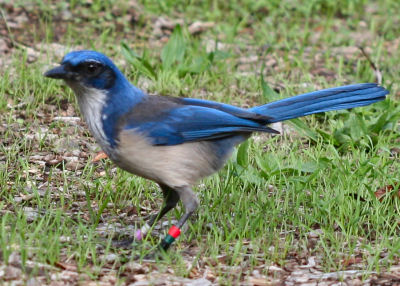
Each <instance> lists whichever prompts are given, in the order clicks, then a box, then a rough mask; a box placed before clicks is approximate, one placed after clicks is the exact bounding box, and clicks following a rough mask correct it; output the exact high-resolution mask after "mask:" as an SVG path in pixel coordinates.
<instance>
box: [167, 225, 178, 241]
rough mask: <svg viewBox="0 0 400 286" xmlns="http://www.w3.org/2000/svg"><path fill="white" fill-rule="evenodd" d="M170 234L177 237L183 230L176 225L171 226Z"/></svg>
mask: <svg viewBox="0 0 400 286" xmlns="http://www.w3.org/2000/svg"><path fill="white" fill-rule="evenodd" d="M168 234H169V235H170V236H172V237H173V238H177V237H178V236H179V235H180V234H181V230H180V229H179V228H177V227H176V226H174V225H173V226H171V228H170V229H169V231H168Z"/></svg>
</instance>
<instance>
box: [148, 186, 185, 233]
mask: <svg viewBox="0 0 400 286" xmlns="http://www.w3.org/2000/svg"><path fill="white" fill-rule="evenodd" d="M160 188H161V190H162V192H163V196H164V202H163V204H164V207H163V208H162V209H161V210H160V211H159V212H158V213H157V214H155V215H152V216H151V217H150V219H149V222H148V225H149V226H153V225H154V224H155V223H156V222H157V221H158V220H159V219H161V218H162V217H163V216H165V215H166V214H167V213H168V212H169V211H170V210H172V209H173V208H174V207H176V204H177V203H178V202H179V194H178V193H177V192H176V191H175V190H173V189H172V188H170V187H168V186H166V185H161V184H160Z"/></svg>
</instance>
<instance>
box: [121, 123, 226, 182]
mask: <svg viewBox="0 0 400 286" xmlns="http://www.w3.org/2000/svg"><path fill="white" fill-rule="evenodd" d="M230 149H232V148H230ZM230 151H231V150H229V152H225V154H224V156H216V152H215V150H214V146H213V144H212V143H211V142H209V141H202V142H191V143H185V144H180V145H173V146H153V145H151V144H149V142H148V141H147V140H146V139H145V138H144V137H143V136H141V135H139V134H137V133H135V132H134V130H123V131H122V132H121V133H120V136H119V144H118V153H117V154H116V158H114V159H115V163H116V164H117V165H119V166H120V167H121V168H123V169H125V170H127V171H129V172H131V173H134V174H136V175H139V176H142V177H145V178H148V179H151V180H153V181H156V182H158V183H163V184H166V185H168V186H171V187H178V186H187V185H193V184H194V183H195V182H196V181H198V180H200V179H201V178H204V177H206V176H209V175H211V174H213V173H214V172H216V171H217V170H218V169H219V168H220V167H222V166H223V163H224V162H225V160H226V159H227V157H228V156H229V155H230Z"/></svg>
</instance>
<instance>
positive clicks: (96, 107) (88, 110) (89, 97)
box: [70, 84, 110, 151]
mask: <svg viewBox="0 0 400 286" xmlns="http://www.w3.org/2000/svg"><path fill="white" fill-rule="evenodd" d="M70 86H71V88H72V89H73V90H74V92H75V93H76V95H77V99H78V104H79V108H80V110H81V113H82V115H83V118H84V119H85V121H86V123H87V125H88V127H89V130H90V132H91V133H92V135H93V136H94V138H95V139H96V140H97V142H98V143H99V144H100V146H101V147H102V148H103V149H108V147H109V146H110V144H109V143H108V140H107V137H106V135H105V133H104V129H103V121H102V110H103V108H104V105H105V102H106V97H107V95H106V93H105V92H104V91H102V90H99V89H96V88H87V87H84V86H81V85H76V84H72V85H71V84H70ZM105 151H106V150H105Z"/></svg>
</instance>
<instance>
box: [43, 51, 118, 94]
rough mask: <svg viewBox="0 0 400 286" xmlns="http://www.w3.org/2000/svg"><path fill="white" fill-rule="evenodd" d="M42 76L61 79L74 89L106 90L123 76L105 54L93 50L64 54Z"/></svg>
mask: <svg viewBox="0 0 400 286" xmlns="http://www.w3.org/2000/svg"><path fill="white" fill-rule="evenodd" d="M44 76H46V77H49V78H54V79H63V80H65V82H66V83H67V84H68V85H69V86H70V87H72V88H73V89H74V90H75V91H77V90H82V89H88V88H95V89H100V90H108V89H110V88H112V87H113V86H114V84H115V82H116V80H117V79H118V78H121V77H122V78H123V77H124V76H123V75H122V73H121V72H120V71H119V70H118V68H117V67H116V66H115V65H114V63H113V62H112V61H111V60H110V59H109V58H108V57H106V56H105V55H103V54H101V53H99V52H95V51H85V50H83V51H73V52H70V53H68V54H66V55H65V56H64V58H63V59H62V61H61V64H60V65H59V66H58V67H55V68H53V69H51V70H48V71H47V72H45V73H44Z"/></svg>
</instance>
